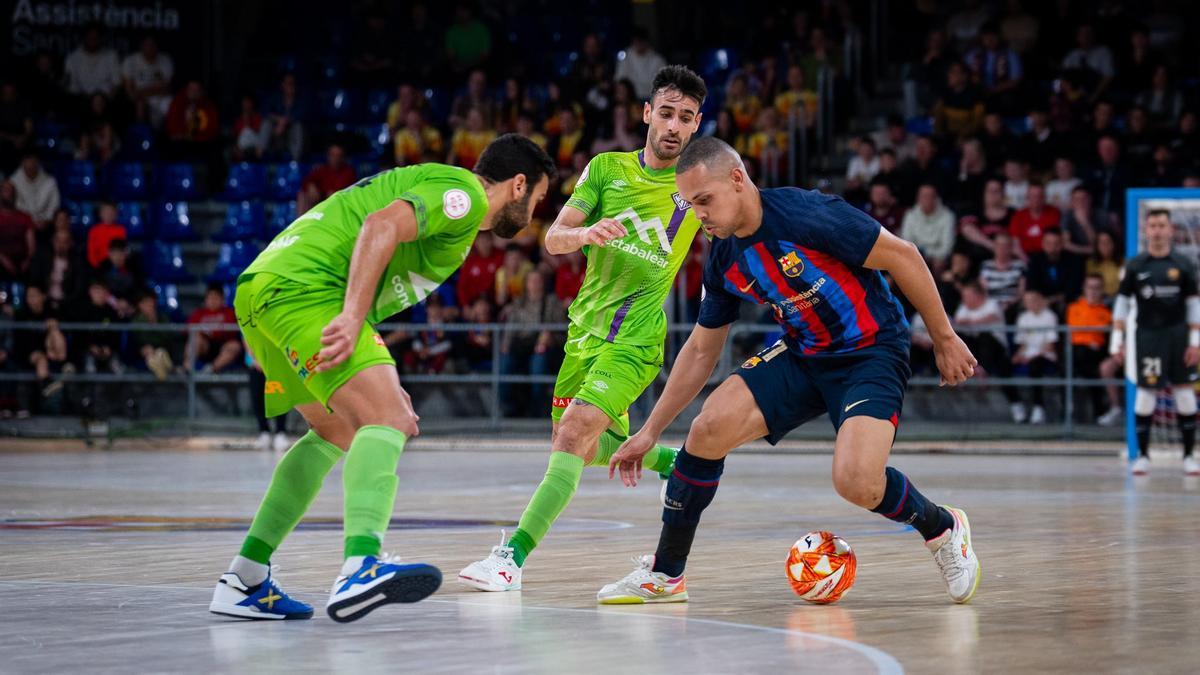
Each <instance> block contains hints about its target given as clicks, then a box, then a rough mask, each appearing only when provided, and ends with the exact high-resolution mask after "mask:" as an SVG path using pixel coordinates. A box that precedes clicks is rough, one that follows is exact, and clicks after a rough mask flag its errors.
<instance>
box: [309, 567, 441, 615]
mask: <svg viewBox="0 0 1200 675" xmlns="http://www.w3.org/2000/svg"><path fill="white" fill-rule="evenodd" d="M441 585H442V572H441V570H439V569H438V568H436V567H434V566H433V565H426V564H424V563H415V564H408V565H405V564H401V563H400V560H399V558H393V557H391V556H389V555H387V554H383V555H382V556H380V557H375V556H373V555H369V556H367V557H365V558H363V561H362V565H360V566H359V567H358V569H357V570H355V571H354V573H353V574H351V575H350V576H344V575H343V576H339V577H338V578H337V581H335V582H333V589H332V590H331V591H330V593H329V604H327V605H326V606H325V611H326V612H328V613H329V618H331V619H333V620H334V621H337V622H340V623H346V622H349V621H355V620H357V619H361V618H362V617H364V616H366V615H367V614H369V613H370V612H371V610H373V609H375V608H376V607H380V606H382V605H386V604H388V603H391V602H417V601H418V600H424V599H425V598H427V597H429V596H430V595H433V592H434V591H436V590H437V589H438V587H439V586H441Z"/></svg>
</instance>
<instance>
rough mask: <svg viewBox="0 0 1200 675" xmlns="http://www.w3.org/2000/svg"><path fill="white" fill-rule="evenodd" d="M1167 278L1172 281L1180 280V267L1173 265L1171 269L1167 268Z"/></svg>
mask: <svg viewBox="0 0 1200 675" xmlns="http://www.w3.org/2000/svg"><path fill="white" fill-rule="evenodd" d="M1167 279H1169V280H1171V281H1179V268H1178V267H1172V268H1170V269H1169V270H1167Z"/></svg>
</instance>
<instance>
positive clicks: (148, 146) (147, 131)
mask: <svg viewBox="0 0 1200 675" xmlns="http://www.w3.org/2000/svg"><path fill="white" fill-rule="evenodd" d="M121 150H122V152H123V153H124V154H125V156H126V157H128V158H130V159H153V158H154V156H155V154H156V153H155V147H154V129H153V128H151V127H150V125H148V124H134V125H132V126H130V127H129V131H126V132H125V145H124V147H123V148H122V149H121Z"/></svg>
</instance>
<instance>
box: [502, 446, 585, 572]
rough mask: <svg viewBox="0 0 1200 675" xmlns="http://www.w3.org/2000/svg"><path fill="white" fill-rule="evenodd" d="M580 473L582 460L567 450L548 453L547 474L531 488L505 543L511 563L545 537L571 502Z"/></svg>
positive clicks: (520, 562)
mask: <svg viewBox="0 0 1200 675" xmlns="http://www.w3.org/2000/svg"><path fill="white" fill-rule="evenodd" d="M581 475H583V459H581V458H579V457H576V456H575V455H572V454H570V453H566V452H552V453H550V464H549V466H547V467H546V475H545V476H544V477H543V478H542V482H541V484H540V485H538V487H537V490H534V492H533V497H532V498H531V499H530V500H529V505H528V506H526V507H525V513H522V514H521V520H520V522H519V523H518V524H517V531H516V532H513V535H512V537H511V538H510V539H509V540H508V545H509V546H512V547H513V562H515V563H517V566H518V567H519V566H521V565H524V564H525V558H526V557H527V556H528V555H529V554H530V552H531V551H533V549H534V548H535V547H537V545H538V544H539V543H541V541H542V538H543V537H545V536H546V532H548V531H549V530H550V526H551V525H552V524H553V523H554V521H555V520H558V516H559V514H561V513H562V512H563V509H565V508H567V504H570V503H571V497H573V496H574V495H575V489H576V488H578V487H579V477H580V476H581Z"/></svg>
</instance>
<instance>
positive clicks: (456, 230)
mask: <svg viewBox="0 0 1200 675" xmlns="http://www.w3.org/2000/svg"><path fill="white" fill-rule="evenodd" d="M397 199H403V200H405V201H407V202H409V203H411V204H412V207H413V211H414V212H416V217H417V238H416V240H415V241H405V242H400V244H399V245H398V246H397V247H396V252H395V253H394V254H392V259H391V261H390V262H388V266H387V270H386V271H385V272H384V274H383V278H382V279H380V281H379V287H378V288H377V289H376V291H375V302H374V303H373V305H372V307H371V311H370V313H369V314H368V315H367V321H369V322H370V323H372V324H375V323H379V322H381V321H383V320H384V319H386V318H388V317H389V316H391V315H393V314H395V313H397V312H399V311H401V310H404V309H407V308H409V307H412V306H413V305H415V304H417V303H418V302H420V301H421V300H424V299H425V297H426V296H428V295H429V294H430V293H432V292H433V290H434V289H436V288H437V287H438V286H440V285H441V283H442V282H443V281H445V280H446V279H447V278H448V277H449V276H450V275H451V274H453V273H454V271H455V270H457V269H458V268H459V267H460V266H461V265H462V262H463V260H464V259H465V258H466V257H467V252H468V251H469V250H470V248H471V243H472V242H474V241H475V236H476V234H478V232H479V224H480V223H481V222H482V221H483V217H484V214H486V213H487V209H488V203H487V195H486V194H485V193H484V191H483V185H482V184H481V183H480V181H479V179H478V178H477V177H476V176H475V174H473V173H471V172H470V171H468V170H467V169H462V168H458V167H452V166H444V165H441V164H419V165H416V166H409V167H404V168H399V169H391V170H389V171H384V172H382V173H377V174H375V175H374V176H370V177H368V178H364V179H362V180H360V181H359V182H357V183H355V184H354V185H352V186H350V187H348V188H346V189H345V190H341V191H339V192H336V193H334V194H333V195H330V197H329V198H328V199H326V200H325V201H323V202H321V203H320V204H317V205H316V206H314V207H313V208H312V210H310V211H309V212H308V213H305V214H304V215H302V216H300V217H299V218H297V219H296V221H295V222H293V223H292V224H291V225H289V226H288V227H287V229H285V230H284V231H283V232H280V233H279V235H278V236H277V237H275V239H274V240H273V241H272V242H271V243H270V244H269V245H268V246H267V248H266V250H264V251H263V252H262V253H260V254H259V256H258V257H257V258H256V259H255V260H254V262H253V263H251V264H250V266H249V267H247V268H246V271H245V272H243V273H242V276H241V278H240V279H239V282H240V281H241V280H243V279H246V278H248V277H250V276H252V275H254V274H257V273H259V272H270V273H272V274H276V275H278V276H281V277H285V278H287V279H291V280H293V281H298V282H301V283H303V284H305V285H308V286H313V287H329V286H333V287H338V288H343V289H344V288H345V287H346V283H347V280H348V278H349V275H350V256H351V254H352V253H353V252H354V243H355V241H356V240H357V239H358V234H359V232H360V231H361V230H362V225H363V220H364V219H366V217H367V215H369V214H371V213H374V212H375V211H379V210H380V209H383V208H384V207H386V206H388V205H389V204H391V203H392V202H393V201H395V200H397Z"/></svg>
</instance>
